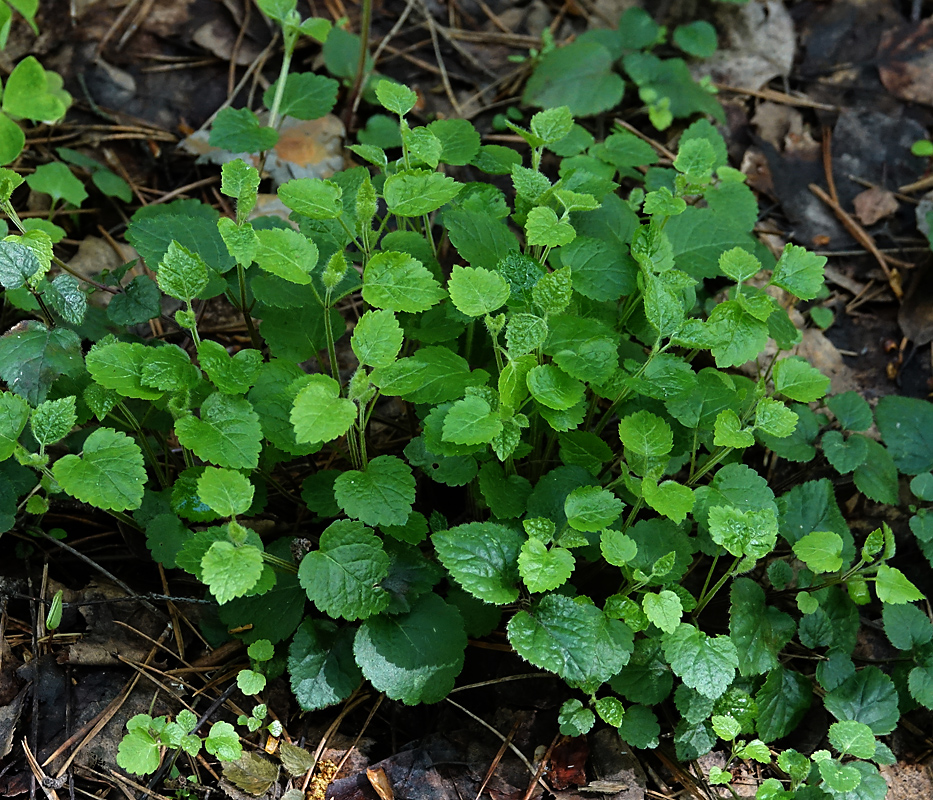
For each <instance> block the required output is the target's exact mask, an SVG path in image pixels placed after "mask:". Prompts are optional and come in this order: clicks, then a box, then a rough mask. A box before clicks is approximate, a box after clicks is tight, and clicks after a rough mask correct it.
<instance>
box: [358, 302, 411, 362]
mask: <svg viewBox="0 0 933 800" xmlns="http://www.w3.org/2000/svg"><path fill="white" fill-rule="evenodd" d="M350 346H351V347H352V348H353V352H354V353H355V354H356V357H357V358H358V359H359V362H360V364H364V365H366V366H369V367H387V366H388V365H389V364H391V363H393V362H394V361H395V359H396V357H397V356H398V354H399V351H400V350H401V349H402V328H401V326H400V325H399V324H398V320H397V319H396V318H395V314H394V313H393V312H391V311H367V312H366V313H365V314H363V316H362V317H360V319H359V322H357V323H356V327H354V329H353V336H352V338H351V339H350Z"/></svg>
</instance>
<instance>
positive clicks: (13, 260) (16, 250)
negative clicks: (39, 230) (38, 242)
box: [0, 241, 41, 289]
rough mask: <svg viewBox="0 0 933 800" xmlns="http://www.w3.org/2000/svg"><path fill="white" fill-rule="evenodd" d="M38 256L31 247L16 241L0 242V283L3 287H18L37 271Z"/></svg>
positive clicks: (38, 266) (24, 283)
mask: <svg viewBox="0 0 933 800" xmlns="http://www.w3.org/2000/svg"><path fill="white" fill-rule="evenodd" d="M40 268H41V265H40V263H39V258H38V256H37V255H36V254H35V252H34V251H33V249H32V248H31V247H27V246H26V245H24V244H19V243H18V242H10V241H2V242H0V284H2V285H3V288H5V289H19V288H20V287H21V286H24V285H26V284H27V282H28V281H29V279H30V278H31V277H32V276H33V275H35V274H36V273H37V272H39V270H40Z"/></svg>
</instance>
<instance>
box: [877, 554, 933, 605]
mask: <svg viewBox="0 0 933 800" xmlns="http://www.w3.org/2000/svg"><path fill="white" fill-rule="evenodd" d="M875 591H876V592H877V593H878V599H879V600H880V601H881V602H882V603H891V604H895V605H897V604H901V603H912V602H914V601H915V600H923V599H924V595H923V593H922V592H921V591H920V590H919V589H918V588H917V587H916V586H914V585H913V584H912V583H911V582H910V581H909V580H907V577H906V576H905V575H904V573H903V572H901V571H900V570H899V569H897V568H896V567H889V566H888V565H887V564H882V565H881V566H879V567H878V573H877V575H876V576H875Z"/></svg>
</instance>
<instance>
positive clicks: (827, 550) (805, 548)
mask: <svg viewBox="0 0 933 800" xmlns="http://www.w3.org/2000/svg"><path fill="white" fill-rule="evenodd" d="M793 550H794V555H796V556H797V558H799V559H800V560H801V561H803V563H804V564H806V565H807V566H808V567H809V568H810V569H811V570H812V571H813V572H836V571H837V570H839V569H840V568H841V567H842V537H841V536H840V535H839V534H838V533H831V532H830V531H811V532H810V533H808V534H807V535H806V536H804V537H803V538H802V539H798V540H797V541H796V542H795V543H794V547H793Z"/></svg>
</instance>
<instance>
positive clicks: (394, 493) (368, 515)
mask: <svg viewBox="0 0 933 800" xmlns="http://www.w3.org/2000/svg"><path fill="white" fill-rule="evenodd" d="M334 496H335V498H336V499H337V504H338V505H339V506H340V507H341V508H342V509H343V510H344V511H345V512H346V514H347V516H348V517H351V518H353V519H358V520H360V521H361V522H363V523H365V524H366V525H404V524H405V523H406V522H407V520H408V517H409V515H410V514H411V506H412V503H414V502H415V478H414V476H413V475H412V474H411V468H410V467H409V466H408V465H407V464H406V463H405V462H404V461H402V460H401V459H400V458H397V457H395V456H378V457H377V458H374V459H373V460H372V461H370V462H369V464H368V465H367V466H366V470H365V471H363V472H361V471H359V470H355V469H352V470H347V471H346V472H343V473H341V474H340V475H339V476H338V478H337V480H336V481H335V482H334Z"/></svg>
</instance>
